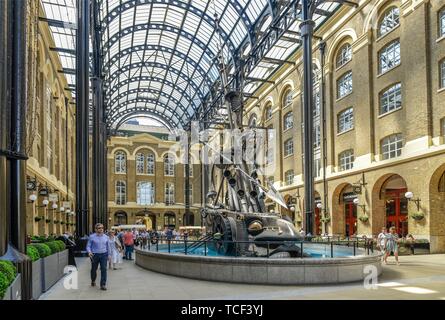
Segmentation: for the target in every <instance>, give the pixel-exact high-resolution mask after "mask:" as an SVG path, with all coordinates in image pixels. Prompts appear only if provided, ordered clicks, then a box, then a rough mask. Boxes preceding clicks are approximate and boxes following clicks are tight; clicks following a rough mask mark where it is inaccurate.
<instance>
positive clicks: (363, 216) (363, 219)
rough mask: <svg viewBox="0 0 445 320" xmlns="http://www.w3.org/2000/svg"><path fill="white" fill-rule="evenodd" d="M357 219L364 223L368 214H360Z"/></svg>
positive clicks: (367, 218) (367, 219)
mask: <svg viewBox="0 0 445 320" xmlns="http://www.w3.org/2000/svg"><path fill="white" fill-rule="evenodd" d="M358 219H359V220H360V221H361V222H364V223H366V222H368V221H369V217H368V215H362V216H360V217H358Z"/></svg>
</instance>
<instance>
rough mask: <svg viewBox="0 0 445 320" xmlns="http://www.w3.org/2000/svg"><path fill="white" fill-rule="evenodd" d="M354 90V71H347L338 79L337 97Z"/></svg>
mask: <svg viewBox="0 0 445 320" xmlns="http://www.w3.org/2000/svg"><path fill="white" fill-rule="evenodd" d="M351 92H352V71H349V72H347V73H345V74H344V75H343V76H341V78H340V79H338V80H337V98H338V99H340V98H342V97H344V96H346V95H348V94H350V93H351Z"/></svg>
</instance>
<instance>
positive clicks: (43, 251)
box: [32, 243, 51, 258]
mask: <svg viewBox="0 0 445 320" xmlns="http://www.w3.org/2000/svg"><path fill="white" fill-rule="evenodd" d="M32 246H33V247H35V248H36V249H37V251H38V252H39V256H40V258H45V257H47V256H50V255H51V249H50V248H49V247H48V245H47V244H46V243H33V244H32Z"/></svg>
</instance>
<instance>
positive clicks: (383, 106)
mask: <svg viewBox="0 0 445 320" xmlns="http://www.w3.org/2000/svg"><path fill="white" fill-rule="evenodd" d="M401 107H402V85H401V84H400V83H397V84H395V85H393V86H392V87H390V88H389V89H387V90H386V91H384V92H383V93H381V94H380V114H381V115H382V114H385V113H387V112H390V111H392V110H396V109H400V108H401Z"/></svg>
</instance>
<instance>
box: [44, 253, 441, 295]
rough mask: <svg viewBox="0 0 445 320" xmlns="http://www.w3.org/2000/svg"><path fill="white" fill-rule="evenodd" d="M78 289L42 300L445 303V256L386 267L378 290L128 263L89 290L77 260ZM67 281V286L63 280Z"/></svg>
mask: <svg viewBox="0 0 445 320" xmlns="http://www.w3.org/2000/svg"><path fill="white" fill-rule="evenodd" d="M77 262H78V267H79V273H78V278H79V279H78V280H79V281H78V283H79V285H78V289H71V290H67V289H65V287H64V285H63V282H64V279H62V280H61V281H59V282H58V283H57V284H56V285H55V286H54V287H53V288H51V289H50V290H49V291H48V292H46V293H45V294H43V295H42V296H41V299H46V300H79V299H80V300H94V299H96V300H104V299H106V300H108V299H109V300H113V299H118V300H126V299H131V300H134V299H137V300H145V299H155V300H156V299H162V300H189V299H212V300H224V299H230V300H238V299H240V300H250V299H254V300H262V299H281V300H284V299H391V300H393V299H442V300H445V255H419V256H404V257H401V265H400V266H397V265H395V264H389V265H387V266H384V270H383V274H382V275H381V276H380V278H379V280H378V285H377V287H376V289H365V288H364V285H363V283H351V284H344V285H326V286H261V285H246V284H233V283H221V282H209V281H199V280H192V279H184V278H178V277H173V276H167V275H163V274H158V273H154V272H150V271H146V270H144V269H141V268H139V267H138V266H136V265H135V264H134V263H133V261H125V260H124V264H123V266H122V269H121V270H109V282H108V290H107V291H100V290H99V289H98V288H97V287H94V288H92V287H90V285H89V284H90V279H89V267H90V263H89V259H87V258H81V259H78V260H77ZM65 280H67V279H65ZM65 282H67V281H65Z"/></svg>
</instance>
